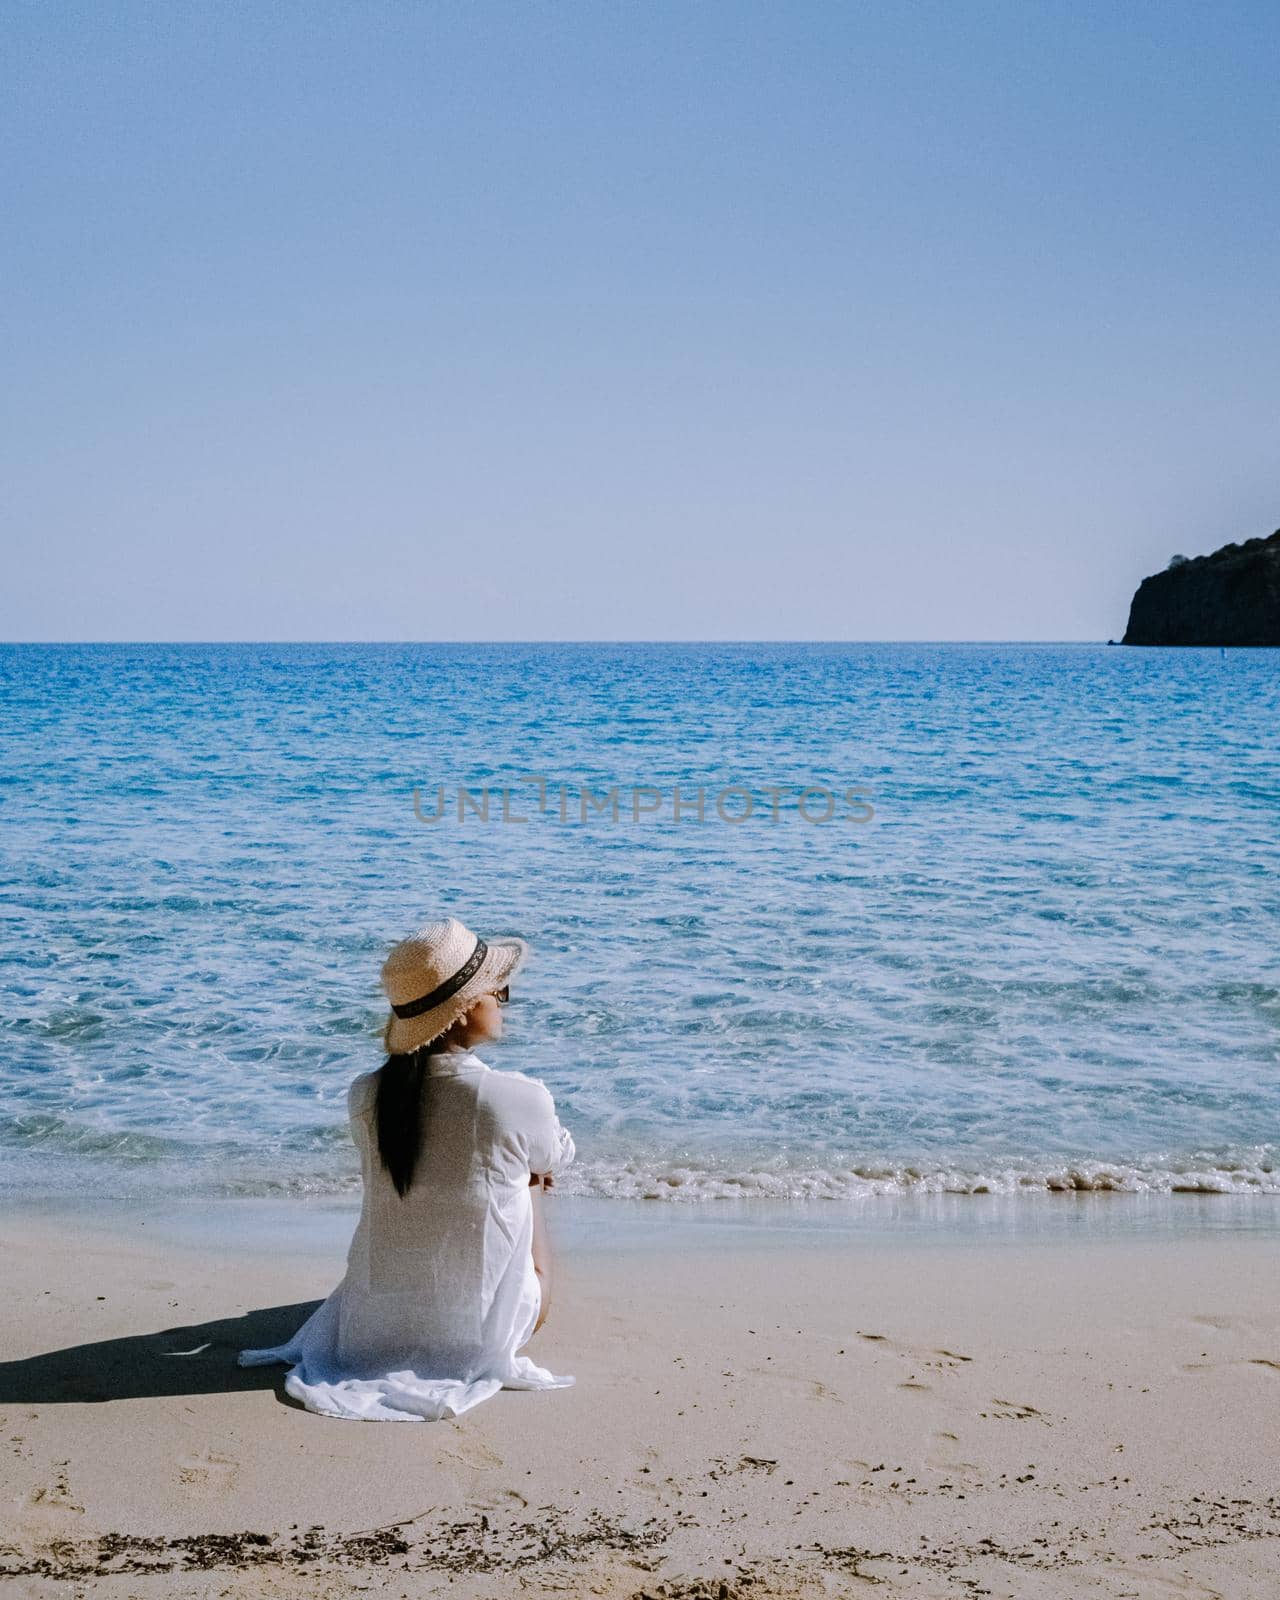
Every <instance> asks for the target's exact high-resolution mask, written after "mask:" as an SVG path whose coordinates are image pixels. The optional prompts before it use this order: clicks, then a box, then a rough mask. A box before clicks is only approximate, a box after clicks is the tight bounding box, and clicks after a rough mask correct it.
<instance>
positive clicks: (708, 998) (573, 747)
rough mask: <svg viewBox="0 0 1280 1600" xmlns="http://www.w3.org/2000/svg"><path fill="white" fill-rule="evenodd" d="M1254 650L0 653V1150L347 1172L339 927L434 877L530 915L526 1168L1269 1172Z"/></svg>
mask: <svg viewBox="0 0 1280 1600" xmlns="http://www.w3.org/2000/svg"><path fill="white" fill-rule="evenodd" d="M1278 684H1280V659H1277V653H1276V652H1274V651H1229V652H1226V653H1225V654H1223V653H1221V652H1219V651H1217V650H1213V651H1194V650H1184V651H1164V650H1129V649H1123V648H1107V647H1106V646H1098V645H1062V646H1029V645H1018V644H1000V645H988V644H980V645H925V644H901V645H893V644H884V645H870V644H868V645H847V644H830V645H826V644H804V645H800V644H796V645H790V644H764V645H762V644H735V645H676V644H672V645H638V644H637V645H594V644H579V645H535V644H529V645H385V646H384V645H356V644H353V645H217V644H211V645H190V646H169V645H147V646H109V645H102V646H90V645H85V646H48V647H45V646H34V645H22V646H6V647H3V648H0V820H2V821H3V869H2V871H3V883H2V891H0V892H2V896H3V900H2V904H0V960H2V961H3V969H4V979H3V993H4V1006H3V1018H2V1020H0V1027H2V1029H3V1033H2V1037H0V1153H2V1155H3V1174H4V1176H3V1183H4V1186H5V1187H6V1189H8V1190H9V1191H10V1193H16V1192H19V1191H20V1192H21V1193H23V1194H25V1195H37V1196H38V1195H40V1194H49V1195H54V1194H67V1193H72V1192H80V1193H83V1194H85V1195H93V1196H103V1197H107V1196H112V1195H120V1196H126V1195H136V1194H156V1193H159V1192H167V1193H172V1194H183V1195H186V1196H188V1197H190V1196H192V1195H195V1196H200V1195H206V1196H209V1197H213V1196H224V1197H230V1196H240V1197H252V1196H270V1195H273V1194H280V1195H288V1194H292V1193H314V1194H322V1195H334V1196H339V1197H340V1196H342V1195H343V1194H345V1193H349V1192H352V1191H354V1189H355V1188H356V1187H357V1185H358V1173H357V1169H356V1163H355V1157H354V1152H353V1150H352V1148H351V1146H350V1142H349V1138H348V1135H347V1131H346V1128H345V1125H344V1097H345V1092H346V1088H347V1084H348V1083H349V1081H350V1080H351V1078H352V1077H353V1076H355V1075H356V1074H357V1073H359V1072H362V1071H365V1070H367V1069H368V1068H370V1067H371V1066H373V1065H375V1064H376V1063H377V1061H378V1060H379V1059H380V1055H379V1046H378V1040H379V1032H380V1028H381V1024H382V1021H383V1018H384V1014H385V1012H384V1006H383V1004H382V1001H381V996H380V991H379V989H378V967H379V964H380V962H381V960H382V957H383V955H384V953H385V951H386V949H387V948H388V946H389V945H390V944H391V943H392V942H393V941H394V940H395V939H397V938H399V937H401V936H402V935H403V934H405V933H407V932H409V931H411V930H412V929H413V927H414V926H415V925H416V924H417V923H419V922H421V921H425V920H430V919H432V918H434V917H436V916H439V915H442V914H445V913H449V912H451V913H453V914H455V915H458V916H460V917H462V918H463V920H464V921H466V922H468V923H469V924H471V925H472V926H473V927H476V928H478V929H479V930H480V931H482V932H487V933H519V934H521V935H523V936H524V937H525V938H527V939H528V940H529V941H530V942H531V944H532V946H533V959H532V960H531V962H530V964H529V966H528V968H527V969H526V970H525V972H524V973H522V974H521V975H520V977H519V978H518V979H517V981H516V983H515V985H514V987H513V997H512V1003H511V1005H510V1006H509V1007H508V1008H507V1012H506V1022H507V1028H508V1035H507V1038H506V1040H505V1041H504V1042H503V1044H502V1045H501V1046H499V1047H496V1048H493V1049H491V1050H490V1051H488V1052H485V1054H486V1059H488V1060H489V1062H490V1064H491V1065H493V1066H501V1067H518V1068H520V1069H521V1070H524V1071H528V1072H531V1073H534V1074H536V1075H537V1076H539V1077H541V1078H543V1079H544V1080H545V1082H546V1083H547V1084H548V1086H549V1087H550V1088H551V1089H552V1091H553V1093H554V1094H555V1096H556V1100H557V1103H558V1106H559V1109H560V1114H561V1117H562V1119H563V1120H564V1121H565V1123H566V1124H567V1125H568V1126H570V1127H571V1129H572V1131H573V1133H574V1135H575V1138H576V1140H577V1144H578V1150H579V1161H578V1163H577V1165H576V1167H575V1168H574V1169H573V1170H572V1171H571V1172H570V1173H568V1174H566V1176H565V1178H564V1180H563V1183H562V1188H563V1189H564V1190H565V1191H567V1192H574V1191H577V1192H580V1193H585V1194H590V1195H593V1196H596V1197H600V1198H601V1199H608V1198H613V1197H619V1198H634V1197H641V1196H645V1197H654V1198H657V1199H661V1200H667V1201H673V1202H677V1203H679V1202H697V1201H705V1200H714V1199H718V1198H721V1197H724V1196H735V1197H747V1198H751V1199H758V1200H761V1201H767V1200H770V1199H772V1198H775V1197H776V1198H780V1199H799V1200H811V1201H813V1202H815V1203H816V1202H819V1201H822V1202H831V1201H834V1202H837V1203H840V1204H846V1205H847V1204H849V1203H853V1202H856V1201H858V1200H859V1199H860V1198H861V1197H863V1196H867V1195H874V1194H881V1195H889V1196H898V1195H911V1194H914V1193H924V1194H934V1193H943V1192H945V1193H947V1194H951V1195H956V1196H967V1195H970V1194H972V1193H974V1192H990V1191H996V1192H1001V1193H1004V1192H1025V1193H1028V1194H1032V1195H1047V1194H1050V1193H1052V1192H1054V1191H1058V1190H1061V1189H1064V1188H1065V1189H1076V1190H1080V1189H1121V1190H1136V1191H1144V1192H1151V1191H1157V1192H1165V1191H1171V1190H1172V1191H1180V1190H1193V1191H1209V1192H1216V1191H1225V1192H1230V1193H1234V1194H1236V1195H1245V1196H1248V1195H1258V1194H1272V1195H1274V1194H1277V1193H1280V1159H1278V1156H1277V1144H1278V1142H1280V1134H1278V1131H1277V1130H1278V1128H1280V963H1278V959H1277V951H1280V693H1278V688H1277V686H1278ZM677 786H678V787H679V790H680V794H681V801H682V812H683V814H682V816H681V817H680V818H679V819H677V818H675V816H674V815H673V810H674V794H675V790H676V788H677ZM699 788H701V790H702V809H703V816H702V818H701V820H699V819H698V816H697V814H696V813H697V791H698V790H699ZM504 789H505V790H506V796H505V800H504V797H503V795H502V793H501V791H502V790H504ZM415 790H416V799H415ZM460 790H465V791H466V797H465V798H464V800H463V815H462V816H461V817H460V816H459V813H458V795H459V791H460ZM484 790H487V791H488V817H487V819H486V818H485V817H484V816H482V815H481V811H482V810H483V808H484V805H485V798H484V796H483V794H482V791H484ZM806 790H807V791H809V792H808V793H807V794H803V796H802V791H806ZM615 791H616V799H617V815H616V817H615V815H614V813H613V798H614V792H615ZM584 796H585V799H584ZM828 796H829V797H830V810H831V816H830V820H823V818H824V816H825V815H826V812H827V809H828ZM655 797H656V799H655ZM802 798H803V809H802V808H801V800H802ZM748 800H749V802H750V806H751V814H750V815H746V816H744V815H743V813H744V812H745V811H746V809H747V805H748ZM504 806H505V816H504ZM437 810H439V811H440V816H439V819H438V820H432V818H433V817H434V816H435V813H436V811H437ZM584 812H585V815H584ZM722 812H723V815H722ZM518 818H523V819H524V820H517V819H518ZM731 819H733V820H731ZM957 1203H963V1202H962V1201H961V1202H957Z"/></svg>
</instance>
